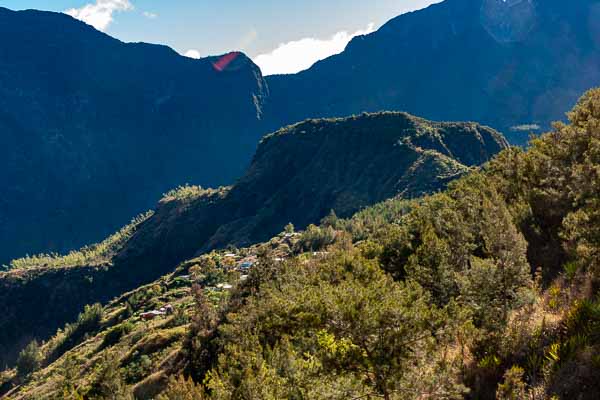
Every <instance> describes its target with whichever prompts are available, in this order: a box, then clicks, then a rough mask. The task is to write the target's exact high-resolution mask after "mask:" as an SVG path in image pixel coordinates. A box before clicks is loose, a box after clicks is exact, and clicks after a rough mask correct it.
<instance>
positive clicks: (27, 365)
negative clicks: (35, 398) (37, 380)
mask: <svg viewBox="0 0 600 400" xmlns="http://www.w3.org/2000/svg"><path fill="white" fill-rule="evenodd" d="M42 360H43V356H42V351H41V348H40V345H39V344H38V342H37V341H36V340H34V341H32V342H31V343H29V344H28V345H27V347H25V348H24V349H23V350H21V352H20V353H19V358H18V359H17V373H18V374H19V376H22V377H25V376H28V375H29V374H31V373H33V372H35V371H37V370H38V369H40V367H41V365H42Z"/></svg>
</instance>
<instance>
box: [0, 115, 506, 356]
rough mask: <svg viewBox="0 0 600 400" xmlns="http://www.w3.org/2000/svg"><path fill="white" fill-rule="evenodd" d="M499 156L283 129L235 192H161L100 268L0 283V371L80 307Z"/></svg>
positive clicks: (434, 133) (452, 127)
mask: <svg viewBox="0 0 600 400" xmlns="http://www.w3.org/2000/svg"><path fill="white" fill-rule="evenodd" d="M505 147H507V143H506V140H505V139H504V138H503V137H502V135H500V134H499V133H497V132H496V131H494V130H492V129H490V128H486V127H482V126H480V125H477V124H474V123H434V122H429V121H425V120H423V119H420V118H416V117H413V116H410V115H408V114H404V113H381V114H363V115H361V116H358V117H352V118H347V119H332V120H310V121H306V122H303V123H300V124H297V125H293V126H290V127H287V128H284V129H282V130H280V131H278V132H276V133H274V134H271V135H269V136H267V137H265V138H264V139H263V140H262V142H261V143H260V145H259V147H258V150H257V153H256V155H255V157H254V160H253V162H252V165H251V166H250V168H249V169H248V171H247V173H246V174H245V175H244V176H243V177H242V178H241V179H240V180H239V181H238V182H237V183H236V184H235V185H234V186H232V187H230V188H221V189H219V190H204V189H200V188H195V187H186V188H180V189H179V190H176V191H173V192H171V193H169V194H168V195H167V196H166V197H165V198H164V199H163V200H162V201H161V202H160V204H159V206H158V207H157V209H156V211H155V213H154V215H152V216H147V219H145V220H143V221H140V222H139V224H138V225H137V226H136V229H132V230H130V234H128V235H129V236H127V238H126V239H125V240H123V241H122V244H120V245H119V246H118V247H117V248H115V249H114V251H113V252H112V253H111V254H109V256H107V257H105V258H103V259H102V260H91V259H90V260H87V262H86V263H82V262H81V261H75V262H74V263H73V262H72V261H70V260H73V259H75V260H81V259H80V258H77V257H71V258H69V257H67V258H65V259H64V260H62V261H63V262H62V263H61V259H58V260H56V259H51V258H50V259H47V260H45V259H44V258H43V257H42V258H40V259H31V260H29V261H27V260H25V261H23V262H21V263H16V264H15V265H17V266H19V267H18V268H16V269H14V270H12V271H9V272H7V273H4V274H0V287H2V290H0V303H1V304H6V305H7V307H8V308H9V309H7V310H6V312H5V313H3V314H2V315H1V316H0V332H1V333H0V346H2V350H3V351H0V354H3V355H4V357H5V359H3V360H0V361H1V362H5V361H7V360H11V359H13V358H12V357H14V356H15V352H14V351H12V352H9V351H8V349H11V350H16V349H18V348H19V347H20V345H24V344H25V343H26V342H27V341H28V340H30V339H31V338H32V337H38V338H44V337H47V336H48V335H49V334H50V333H52V332H53V331H54V330H55V329H56V328H57V327H59V326H60V325H61V324H62V323H64V322H65V321H68V320H70V319H72V318H74V317H75V316H76V315H77V313H78V312H79V311H80V310H81V307H82V306H83V305H85V304H89V303H93V302H97V301H100V302H105V301H107V300H109V299H111V298H112V297H113V296H115V295H117V294H119V293H122V292H124V291H126V290H130V289H133V288H135V287H137V286H139V285H141V284H144V283H148V282H151V281H152V280H154V279H156V278H157V277H159V276H161V275H163V274H165V273H167V272H170V271H172V269H173V268H174V267H175V266H176V265H177V264H178V263H179V262H181V261H183V260H185V259H188V258H190V257H192V256H194V255H195V254H197V253H201V252H203V251H207V250H210V249H213V248H219V247H225V246H227V245H230V244H232V245H236V246H243V245H248V244H251V243H256V242H259V241H262V240H266V239H268V238H270V237H271V236H273V235H274V234H276V233H278V232H281V230H282V229H283V227H284V225H286V224H287V223H288V222H292V223H293V224H294V225H296V226H298V227H305V226H306V225H308V224H310V223H314V222H317V221H319V220H320V219H321V218H323V217H324V216H325V215H327V214H328V213H329V212H330V210H332V209H333V210H335V211H336V213H338V214H339V215H342V216H347V215H351V214H352V213H353V212H355V211H357V210H359V209H360V208H362V207H365V206H368V205H370V204H373V203H376V202H379V201H382V200H384V199H387V198H391V197H395V196H402V197H407V198H408V197H415V196H420V195H422V194H424V193H430V192H434V191H436V190H439V189H442V188H443V187H444V186H445V185H446V183H448V182H449V181H450V180H452V179H454V178H457V177H459V176H461V175H462V174H463V173H465V172H466V171H468V170H469V169H470V167H472V166H477V165H480V164H482V163H484V162H486V161H487V160H489V159H490V158H491V157H492V156H493V155H494V154H496V153H497V152H499V151H500V150H501V149H503V148H505ZM119 243H121V242H119ZM28 263H29V265H27V264H28ZM86 265H87V266H86ZM23 316H26V318H24V317H23ZM17 321H19V322H18V323H17ZM7 327H11V328H12V329H6V328H7Z"/></svg>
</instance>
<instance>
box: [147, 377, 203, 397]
mask: <svg viewBox="0 0 600 400" xmlns="http://www.w3.org/2000/svg"><path fill="white" fill-rule="evenodd" d="M205 398H206V397H205V394H204V389H203V388H202V386H200V385H197V384H196V383H195V382H194V381H193V380H192V379H191V378H185V377H184V376H182V375H179V376H177V377H174V376H172V377H171V378H169V384H168V386H167V388H166V389H165V391H164V392H163V393H161V394H160V395H159V396H158V397H157V400H203V399H205Z"/></svg>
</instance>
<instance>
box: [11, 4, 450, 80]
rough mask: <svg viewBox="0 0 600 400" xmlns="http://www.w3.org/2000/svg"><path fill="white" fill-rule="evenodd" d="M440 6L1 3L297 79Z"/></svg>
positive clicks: (128, 40)
mask: <svg viewBox="0 0 600 400" xmlns="http://www.w3.org/2000/svg"><path fill="white" fill-rule="evenodd" d="M438 1H440V0H295V1H286V0H221V1H211V0H0V6H3V7H8V8H10V9H13V10H22V9H27V8H35V9H40V10H50V11H59V12H64V11H68V13H69V14H71V15H73V16H75V17H77V18H79V19H82V20H85V21H86V22H88V23H90V24H91V25H94V26H96V28H98V29H100V30H103V31H105V32H106V33H108V34H110V35H111V36H114V37H116V38H118V39H121V40H123V41H127V42H137V41H143V42H150V43H161V44H166V45H168V46H170V47H172V48H174V49H175V50H177V51H178V52H180V53H181V54H186V53H187V54H188V55H190V56H193V57H197V56H207V55H215V54H222V53H225V52H227V51H231V50H241V51H244V52H245V53H246V54H248V55H249V56H250V57H252V58H254V59H255V61H257V60H258V61H259V62H258V63H259V65H261V68H263V72H264V71H265V69H266V70H268V71H267V73H275V72H296V71H298V70H301V69H304V68H306V67H308V66H310V64H312V63H313V62H314V61H316V60H318V59H320V58H323V57H326V56H328V55H331V54H335V53H336V52H339V51H341V50H343V47H344V46H345V44H346V43H347V42H348V40H350V38H351V37H352V36H354V35H356V34H363V33H367V32H369V31H371V30H373V29H377V28H379V27H380V26H381V25H382V24H384V23H385V22H386V21H387V20H389V19H391V18H393V17H395V16H397V15H399V14H402V13H404V12H407V11H411V10H414V9H419V8H423V7H425V6H427V5H429V4H431V3H435V2H438Z"/></svg>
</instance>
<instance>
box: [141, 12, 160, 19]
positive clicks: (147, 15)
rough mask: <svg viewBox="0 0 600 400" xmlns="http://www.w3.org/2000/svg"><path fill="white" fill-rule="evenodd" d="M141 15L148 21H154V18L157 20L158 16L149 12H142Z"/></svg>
mask: <svg viewBox="0 0 600 400" xmlns="http://www.w3.org/2000/svg"><path fill="white" fill-rule="evenodd" d="M142 15H144V17H146V18H148V19H156V18H158V14H156V13H153V12H150V11H144V12H143V13H142Z"/></svg>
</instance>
